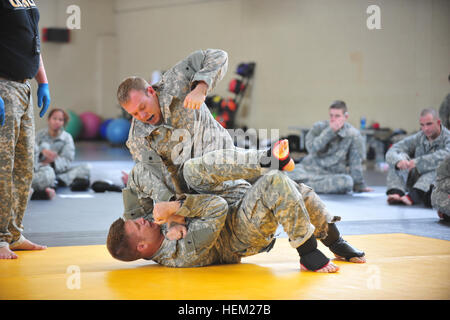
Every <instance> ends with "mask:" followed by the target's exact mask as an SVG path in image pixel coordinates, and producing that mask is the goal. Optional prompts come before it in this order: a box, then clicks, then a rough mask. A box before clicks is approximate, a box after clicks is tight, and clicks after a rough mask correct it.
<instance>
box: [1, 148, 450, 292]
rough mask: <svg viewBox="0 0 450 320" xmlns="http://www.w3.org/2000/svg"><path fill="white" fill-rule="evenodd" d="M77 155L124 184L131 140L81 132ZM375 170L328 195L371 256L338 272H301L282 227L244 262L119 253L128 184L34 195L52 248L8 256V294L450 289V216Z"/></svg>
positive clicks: (41, 230) (35, 225)
mask: <svg viewBox="0 0 450 320" xmlns="http://www.w3.org/2000/svg"><path fill="white" fill-rule="evenodd" d="M76 162H89V163H90V164H91V165H92V177H91V181H95V180H99V179H108V180H111V181H112V182H113V183H115V184H118V185H122V182H121V171H122V170H123V171H127V172H128V171H129V170H130V169H131V168H132V166H133V161H132V159H131V156H130V154H129V152H128V150H127V149H126V147H119V148H118V147H116V148H111V147H109V146H108V144H106V143H103V142H77V156H76ZM368 167H370V166H368ZM365 175H366V182H367V184H368V185H369V186H370V187H372V188H374V189H375V191H374V192H372V193H365V194H349V195H321V198H322V199H323V201H324V202H325V204H326V205H327V207H328V209H329V210H330V211H331V212H332V213H333V214H334V215H338V216H341V217H342V221H341V222H339V223H338V227H339V229H340V230H341V233H342V234H343V235H344V238H345V239H346V240H348V241H350V242H351V243H352V244H354V245H355V246H356V247H358V248H360V249H363V250H364V251H365V252H366V256H367V261H368V262H367V263H366V264H363V265H358V264H352V263H348V262H341V261H336V264H338V265H339V266H340V268H341V270H340V271H339V273H337V274H316V273H312V272H300V271H299V265H298V256H297V253H296V252H295V251H293V249H292V248H290V247H289V245H288V242H287V239H286V234H285V233H284V232H283V230H282V229H281V228H280V229H279V230H278V235H277V237H278V238H280V239H279V240H278V241H277V243H276V246H275V248H274V249H273V250H272V251H271V252H269V253H264V254H260V255H256V256H254V257H250V258H246V259H243V263H241V264H238V265H226V266H211V267H204V268H188V269H171V268H166V267H161V266H158V265H156V264H154V263H152V262H149V261H144V260H142V261H136V262H132V263H124V262H120V261H115V260H114V259H113V258H111V257H110V256H109V254H108V252H107V250H106V248H105V239H106V235H107V232H108V228H109V226H110V224H111V223H112V221H114V220H115V219H117V218H118V217H119V216H121V215H122V209H123V202H122V195H121V193H119V192H106V193H94V192H93V191H92V190H90V191H87V192H71V191H70V190H69V189H68V188H62V189H59V190H58V191H57V196H56V197H55V198H54V199H53V200H52V201H30V203H29V205H28V209H27V212H26V214H25V218H24V221H23V224H24V227H25V230H24V234H25V236H26V237H27V238H28V239H30V240H32V241H35V242H37V243H39V244H45V245H47V246H48V247H49V248H48V249H47V250H44V251H36V252H30V251H28V252H26V251H23V252H18V255H19V259H17V260H14V261H4V262H2V263H0V299H175V300H178V299H274V300H279V299H450V271H449V269H448V267H447V265H448V263H449V262H450V242H449V240H450V224H448V223H445V222H442V221H440V220H439V218H438V217H437V214H436V211H434V210H432V209H427V208H424V207H421V206H417V207H405V206H388V205H387V203H386V196H385V194H384V192H385V185H384V183H385V174H384V173H381V172H377V171H374V170H372V169H367V170H366V171H365ZM320 246H321V249H322V250H323V251H324V252H325V253H326V254H327V255H328V256H329V257H332V255H331V252H329V251H328V250H327V249H326V248H325V247H323V246H322V245H321V244H320ZM74 270H75V271H74ZM77 270H78V271H77ZM77 272H79V275H80V278H79V282H78V284H79V285H78V287H77V285H76V284H77V282H76V281H75V282H74V283H75V284H74V286H75V289H74V288H73V286H72V287H71V284H70V281H71V280H73V279H74V278H73V276H74V275H76V274H77Z"/></svg>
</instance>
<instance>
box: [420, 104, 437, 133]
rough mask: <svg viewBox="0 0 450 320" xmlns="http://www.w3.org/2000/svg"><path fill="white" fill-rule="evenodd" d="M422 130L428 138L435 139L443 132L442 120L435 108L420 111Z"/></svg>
mask: <svg viewBox="0 0 450 320" xmlns="http://www.w3.org/2000/svg"><path fill="white" fill-rule="evenodd" d="M419 123H420V130H422V132H423V133H424V134H425V136H426V137H427V138H428V139H431V140H434V139H436V138H437V137H439V135H440V134H441V120H440V119H439V116H438V114H437V112H436V110H434V109H423V110H422V111H421V112H420V119H419Z"/></svg>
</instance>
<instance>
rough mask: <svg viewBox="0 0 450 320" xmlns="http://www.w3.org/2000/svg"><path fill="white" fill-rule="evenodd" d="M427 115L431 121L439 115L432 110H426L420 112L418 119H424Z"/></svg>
mask: <svg viewBox="0 0 450 320" xmlns="http://www.w3.org/2000/svg"><path fill="white" fill-rule="evenodd" d="M427 114H431V115H432V116H433V119H439V115H438V113H437V112H436V110H434V109H433V108H426V109H423V110H422V111H421V112H420V117H425V116H426V115H427Z"/></svg>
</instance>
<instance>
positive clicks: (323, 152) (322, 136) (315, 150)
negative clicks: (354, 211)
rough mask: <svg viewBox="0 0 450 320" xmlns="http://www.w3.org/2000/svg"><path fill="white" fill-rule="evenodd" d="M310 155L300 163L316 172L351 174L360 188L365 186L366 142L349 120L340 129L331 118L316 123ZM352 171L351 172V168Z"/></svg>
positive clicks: (308, 142) (309, 140)
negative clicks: (331, 122)
mask: <svg viewBox="0 0 450 320" xmlns="http://www.w3.org/2000/svg"><path fill="white" fill-rule="evenodd" d="M305 144H306V150H307V151H308V155H307V156H306V157H305V158H304V159H303V160H302V162H301V163H300V165H301V166H302V167H304V169H305V170H306V171H309V172H311V173H313V174H336V173H349V174H350V175H351V176H352V178H353V181H354V185H355V187H357V188H354V189H358V188H360V189H362V188H364V187H365V183H364V178H363V169H362V160H363V158H364V149H365V148H364V144H363V139H362V136H361V134H360V133H359V131H358V130H356V129H355V128H354V127H353V126H351V125H350V124H349V123H347V122H346V123H345V124H344V126H343V127H342V128H341V129H340V130H339V131H337V132H333V130H332V129H331V128H330V125H329V121H320V122H316V123H315V124H314V125H313V127H312V128H311V130H309V131H308V134H307V135H306V141H305ZM347 170H349V171H347Z"/></svg>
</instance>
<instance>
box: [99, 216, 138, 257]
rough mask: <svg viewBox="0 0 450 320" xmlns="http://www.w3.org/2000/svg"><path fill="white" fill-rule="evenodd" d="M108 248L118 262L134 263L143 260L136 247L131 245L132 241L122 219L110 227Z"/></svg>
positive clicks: (107, 241)
mask: <svg viewBox="0 0 450 320" xmlns="http://www.w3.org/2000/svg"><path fill="white" fill-rule="evenodd" d="M106 248H108V251H109V253H110V254H111V255H112V256H113V258H115V259H117V260H121V261H134V260H138V259H140V258H141V256H140V253H139V252H138V251H137V249H136V246H133V245H132V244H131V239H130V237H129V236H128V235H127V234H126V232H125V220H123V219H122V218H119V219H117V220H116V221H114V222H113V223H112V224H111V227H109V232H108V238H107V240H106Z"/></svg>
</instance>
